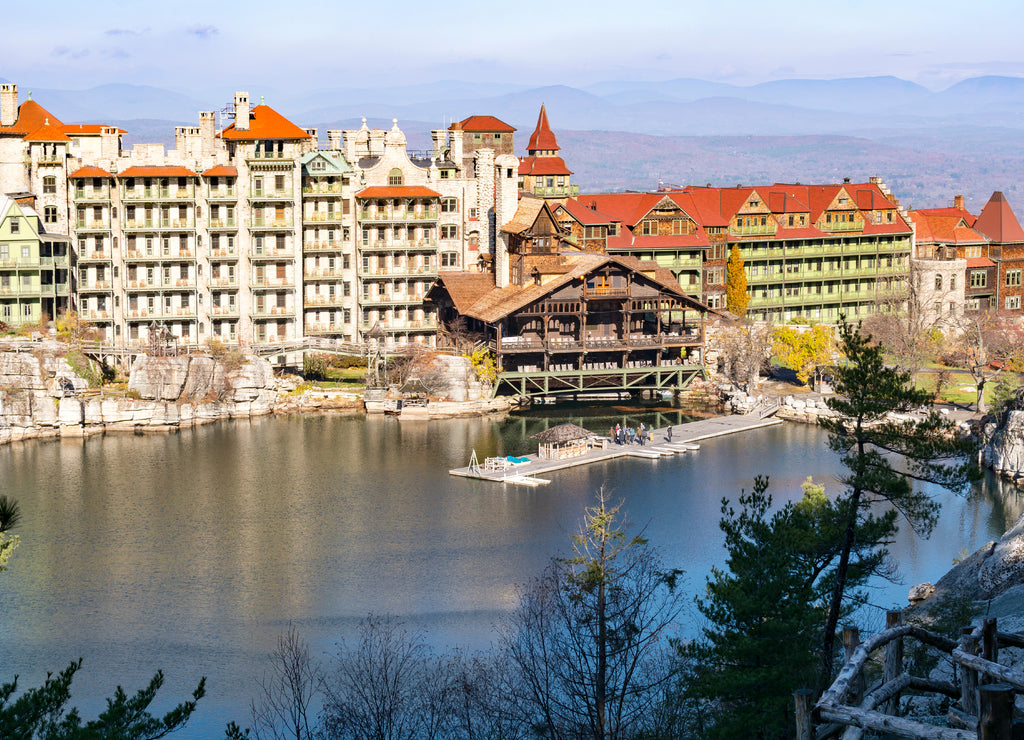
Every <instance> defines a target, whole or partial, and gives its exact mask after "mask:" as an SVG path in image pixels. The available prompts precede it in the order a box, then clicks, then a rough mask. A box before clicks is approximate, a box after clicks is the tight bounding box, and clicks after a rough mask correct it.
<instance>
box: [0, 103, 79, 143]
mask: <svg viewBox="0 0 1024 740" xmlns="http://www.w3.org/2000/svg"><path fill="white" fill-rule="evenodd" d="M47 120H49V122H50V125H51V126H63V125H64V124H63V123H61V121H60V119H59V118H57V116H55V115H53V114H52V113H50V111H48V110H46V108H44V107H43V106H41V105H39V103H37V102H36V101H34V100H26V101H25V102H24V103H22V104H21V105H19V106H18V118H17V120H16V121H15V122H14V125H13V126H0V134H22V135H23V136H24V135H28V134H30V133H32V132H33V131H35V130H36V129H37V128H39V127H40V126H42V125H43V124H44V123H46V121H47Z"/></svg>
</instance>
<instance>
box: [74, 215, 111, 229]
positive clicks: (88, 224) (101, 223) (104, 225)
mask: <svg viewBox="0 0 1024 740" xmlns="http://www.w3.org/2000/svg"><path fill="white" fill-rule="evenodd" d="M75 230H76V231H110V223H109V222H108V221H107V220H106V219H92V218H91V219H89V220H87V221H75Z"/></svg>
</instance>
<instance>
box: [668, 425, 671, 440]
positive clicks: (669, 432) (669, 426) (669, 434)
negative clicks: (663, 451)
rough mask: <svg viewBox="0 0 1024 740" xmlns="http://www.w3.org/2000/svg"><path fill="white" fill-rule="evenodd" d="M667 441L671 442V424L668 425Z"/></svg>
mask: <svg viewBox="0 0 1024 740" xmlns="http://www.w3.org/2000/svg"><path fill="white" fill-rule="evenodd" d="M668 441H669V442H671V441H672V425H671V424H669V425H668Z"/></svg>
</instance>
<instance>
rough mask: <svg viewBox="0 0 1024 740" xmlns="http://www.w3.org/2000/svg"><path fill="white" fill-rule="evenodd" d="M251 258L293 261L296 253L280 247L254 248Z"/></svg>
mask: <svg viewBox="0 0 1024 740" xmlns="http://www.w3.org/2000/svg"><path fill="white" fill-rule="evenodd" d="M249 259H250V260H253V261H254V262H255V261H258V260H276V261H278V262H286V261H287V262H292V261H294V259H295V255H294V254H292V253H291V252H289V251H287V250H278V249H270V250H267V249H264V250H259V249H254V250H252V251H251V252H249Z"/></svg>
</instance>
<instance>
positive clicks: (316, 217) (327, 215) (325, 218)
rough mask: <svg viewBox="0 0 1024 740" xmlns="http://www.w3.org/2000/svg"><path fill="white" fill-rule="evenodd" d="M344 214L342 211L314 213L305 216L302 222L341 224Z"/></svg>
mask: <svg viewBox="0 0 1024 740" xmlns="http://www.w3.org/2000/svg"><path fill="white" fill-rule="evenodd" d="M341 219H342V213H341V212H340V211H327V212H323V211H314V212H312V213H307V214H303V217H302V220H303V221H304V222H305V223H328V224H337V223H341Z"/></svg>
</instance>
